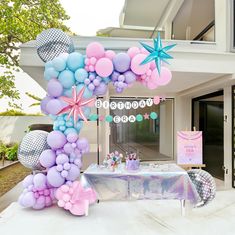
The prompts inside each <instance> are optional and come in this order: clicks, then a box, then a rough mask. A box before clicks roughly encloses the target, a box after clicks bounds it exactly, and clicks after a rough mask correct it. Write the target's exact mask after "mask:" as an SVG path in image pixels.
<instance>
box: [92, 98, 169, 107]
mask: <svg viewBox="0 0 235 235" xmlns="http://www.w3.org/2000/svg"><path fill="white" fill-rule="evenodd" d="M165 100H166V98H165V96H154V97H153V98H148V99H141V100H139V101H136V100H134V101H131V102H130V101H125V102H122V101H119V102H115V101H111V102H109V101H107V100H105V101H102V100H101V99H97V100H96V101H95V107H96V108H98V109H100V108H104V109H109V108H110V109H111V110H115V109H120V110H122V109H138V108H145V107H146V106H148V107H151V106H153V105H158V104H160V102H161V101H165Z"/></svg>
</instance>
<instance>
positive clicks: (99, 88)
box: [93, 82, 108, 95]
mask: <svg viewBox="0 0 235 235" xmlns="http://www.w3.org/2000/svg"><path fill="white" fill-rule="evenodd" d="M107 88H108V86H107V85H106V84H105V83H104V82H101V83H100V85H99V86H97V87H96V88H95V90H94V91H93V94H94V95H104V94H105V93H106V92H107Z"/></svg>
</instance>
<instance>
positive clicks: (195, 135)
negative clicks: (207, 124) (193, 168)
mask: <svg viewBox="0 0 235 235" xmlns="http://www.w3.org/2000/svg"><path fill="white" fill-rule="evenodd" d="M177 163H178V164H202V131H178V132H177Z"/></svg>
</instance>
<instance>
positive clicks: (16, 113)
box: [0, 109, 42, 116]
mask: <svg viewBox="0 0 235 235" xmlns="http://www.w3.org/2000/svg"><path fill="white" fill-rule="evenodd" d="M0 116H42V114H41V113H36V114H29V113H24V112H21V111H19V110H14V109H10V110H7V111H5V112H0Z"/></svg>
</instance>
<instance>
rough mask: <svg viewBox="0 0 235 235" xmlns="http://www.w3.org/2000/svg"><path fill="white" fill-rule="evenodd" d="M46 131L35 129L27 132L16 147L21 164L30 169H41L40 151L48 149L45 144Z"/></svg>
mask: <svg viewBox="0 0 235 235" xmlns="http://www.w3.org/2000/svg"><path fill="white" fill-rule="evenodd" d="M47 136H48V132H46V131H41V130H35V131H30V132H29V133H27V134H26V135H25V136H24V138H23V140H22V141H21V143H20V145H19V149H18V159H19V161H20V163H21V164H22V165H24V166H25V167H27V168H30V169H32V170H42V169H43V168H42V166H41V165H40V162H39V157H40V155H41V153H42V152H43V151H44V150H46V149H49V148H50V147H49V145H48V144H47Z"/></svg>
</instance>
